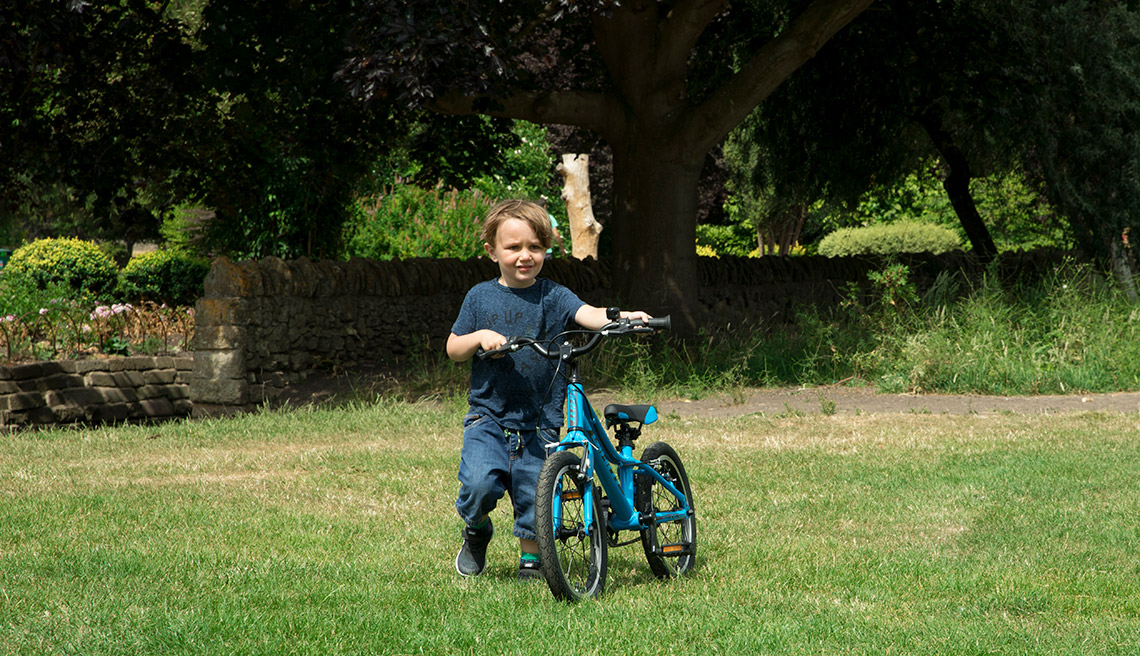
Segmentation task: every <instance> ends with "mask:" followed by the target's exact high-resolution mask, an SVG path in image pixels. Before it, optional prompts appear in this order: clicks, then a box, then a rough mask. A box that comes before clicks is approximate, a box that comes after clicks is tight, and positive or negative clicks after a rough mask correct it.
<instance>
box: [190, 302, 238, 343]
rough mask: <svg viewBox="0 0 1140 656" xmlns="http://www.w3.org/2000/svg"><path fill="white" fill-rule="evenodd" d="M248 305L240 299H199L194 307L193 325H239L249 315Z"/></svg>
mask: <svg viewBox="0 0 1140 656" xmlns="http://www.w3.org/2000/svg"><path fill="white" fill-rule="evenodd" d="M248 305H249V303H248V301H246V300H245V299H242V298H201V299H198V303H197V305H196V306H195V307H194V323H195V325H196V326H233V325H241V324H243V323H245V321H246V317H247V315H248V314H249V313H248V312H247V309H248ZM195 341H197V337H195Z"/></svg>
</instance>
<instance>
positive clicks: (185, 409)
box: [170, 399, 194, 417]
mask: <svg viewBox="0 0 1140 656" xmlns="http://www.w3.org/2000/svg"><path fill="white" fill-rule="evenodd" d="M170 404H171V406H173V407H174V411H173V414H174V416H176V417H189V416H190V415H191V414H193V412H194V404H193V403H192V402H191V401H190V399H177V400H174V401H171V402H170Z"/></svg>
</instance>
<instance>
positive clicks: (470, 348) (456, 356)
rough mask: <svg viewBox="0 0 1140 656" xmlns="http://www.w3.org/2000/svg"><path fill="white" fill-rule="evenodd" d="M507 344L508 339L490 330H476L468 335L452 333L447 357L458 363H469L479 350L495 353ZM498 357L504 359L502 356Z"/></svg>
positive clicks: (448, 339) (448, 340)
mask: <svg viewBox="0 0 1140 656" xmlns="http://www.w3.org/2000/svg"><path fill="white" fill-rule="evenodd" d="M506 343H507V338H506V337H503V336H502V335H500V334H499V333H497V332H495V331H494V330H490V329H486V328H485V329H483V330H476V331H475V332H473V333H468V334H466V335H456V334H455V333H452V334H451V336H450V337H448V338H447V356H448V357H449V358H451V359H452V360H454V361H456V362H467V361H468V360H470V359H471V358H473V357H475V354H476V353H477V352H478V351H479V349H483V350H484V351H494V350H495V349H497V348H499V347H500V346H502V345H503V344H506ZM496 357H502V356H501V355H499V356H496Z"/></svg>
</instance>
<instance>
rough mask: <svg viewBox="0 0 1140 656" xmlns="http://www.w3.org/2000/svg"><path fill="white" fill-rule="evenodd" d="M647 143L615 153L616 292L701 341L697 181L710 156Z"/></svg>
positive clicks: (632, 305)
mask: <svg viewBox="0 0 1140 656" xmlns="http://www.w3.org/2000/svg"><path fill="white" fill-rule="evenodd" d="M645 141H648V142H650V143H651V144H652V142H653V141H657V142H658V144H657V145H656V146H654V145H649V146H646V145H644V142H645ZM642 144H643V145H641V146H640V147H632V148H615V149H614V207H613V220H612V222H611V229H612V231H613V235H614V244H613V245H614V254H615V265H614V269H613V284H614V291H615V292H616V294H617V296H618V299H619V300H620V302H621V303H623V304H624V305H625V306H626V307H628V308H630V309H636V310H644V311H646V312H649V313H650V314H653V315H659V316H663V315H666V314H668V315H671V316H672V317H673V326H674V331H675V332H677V333H678V334H680V335H686V336H692V335H696V334H697V328H698V326H699V325H700V323H701V319H702V317H701V307H700V304H699V302H698V292H699V289H700V275H699V274H700V272H699V270H698V268H697V254H696V241H697V227H696V215H697V205H698V195H697V179H698V178H699V176H700V171H701V165H702V164H703V163H704V155H705V153H703V152H698V153H670V152H662V151H663V150H664V149H663V148H662V147H661V146H660V144H661V141H660V140H652V139H649V140H643V142H642Z"/></svg>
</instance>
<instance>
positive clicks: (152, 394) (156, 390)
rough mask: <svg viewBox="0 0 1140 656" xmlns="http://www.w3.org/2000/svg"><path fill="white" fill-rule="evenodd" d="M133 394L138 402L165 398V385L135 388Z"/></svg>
mask: <svg viewBox="0 0 1140 656" xmlns="http://www.w3.org/2000/svg"><path fill="white" fill-rule="evenodd" d="M135 394H137V395H138V397H139V400H140V401H141V400H144V399H154V398H158V397H162V398H167V396H166V385H141V386H139V387H136V388H135Z"/></svg>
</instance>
